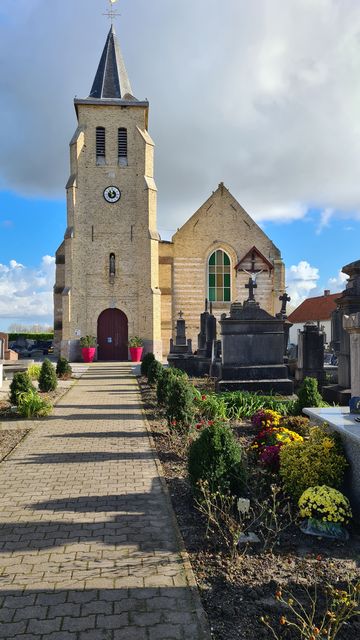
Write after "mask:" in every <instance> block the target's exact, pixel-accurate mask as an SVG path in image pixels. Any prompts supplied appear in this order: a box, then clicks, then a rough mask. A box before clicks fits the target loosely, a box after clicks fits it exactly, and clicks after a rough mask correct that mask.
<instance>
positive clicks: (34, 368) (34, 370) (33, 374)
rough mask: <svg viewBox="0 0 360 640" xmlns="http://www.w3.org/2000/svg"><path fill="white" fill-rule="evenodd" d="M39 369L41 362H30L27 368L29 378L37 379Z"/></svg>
mask: <svg viewBox="0 0 360 640" xmlns="http://www.w3.org/2000/svg"><path fill="white" fill-rule="evenodd" d="M40 371H41V364H35V363H34V364H30V365H29V366H28V370H27V372H28V374H29V376H30V379H31V380H39V376H40Z"/></svg>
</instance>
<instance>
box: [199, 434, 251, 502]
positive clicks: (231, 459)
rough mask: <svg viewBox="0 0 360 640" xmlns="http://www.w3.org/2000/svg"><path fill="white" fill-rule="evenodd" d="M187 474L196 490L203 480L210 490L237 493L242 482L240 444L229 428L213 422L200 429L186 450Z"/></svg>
mask: <svg viewBox="0 0 360 640" xmlns="http://www.w3.org/2000/svg"><path fill="white" fill-rule="evenodd" d="M188 470H189V477H190V481H191V484H192V486H193V488H194V489H195V490H196V489H197V485H198V482H199V481H200V480H201V481H207V482H208V484H209V490H210V492H211V493H215V492H216V491H220V492H221V493H224V492H228V491H229V492H230V493H231V495H236V496H240V495H241V492H242V490H243V488H244V484H245V478H246V473H245V465H244V462H243V453H242V448H241V446H240V444H239V443H238V442H237V441H236V438H235V436H234V434H233V432H232V431H231V429H230V427H228V426H227V425H224V424H221V423H215V424H212V425H210V426H209V427H207V428H206V429H204V430H203V431H202V432H201V434H200V436H199V438H197V440H195V441H194V442H193V443H192V444H191V446H190V450H189V459H188Z"/></svg>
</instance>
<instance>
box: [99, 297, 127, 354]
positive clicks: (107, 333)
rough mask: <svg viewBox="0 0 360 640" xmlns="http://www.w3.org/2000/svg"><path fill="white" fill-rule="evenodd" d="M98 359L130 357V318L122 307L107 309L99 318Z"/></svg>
mask: <svg viewBox="0 0 360 640" xmlns="http://www.w3.org/2000/svg"><path fill="white" fill-rule="evenodd" d="M97 341H98V360H127V359H128V346H127V343H128V319H127V317H126V315H125V313H123V312H122V311H120V309H105V311H103V312H102V313H101V314H100V315H99V319H98V334H97Z"/></svg>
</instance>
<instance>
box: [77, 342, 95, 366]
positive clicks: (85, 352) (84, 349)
mask: <svg viewBox="0 0 360 640" xmlns="http://www.w3.org/2000/svg"><path fill="white" fill-rule="evenodd" d="M80 347H81V355H82V357H83V360H84V362H92V361H93V360H94V356H95V351H96V338H95V336H83V337H82V338H80Z"/></svg>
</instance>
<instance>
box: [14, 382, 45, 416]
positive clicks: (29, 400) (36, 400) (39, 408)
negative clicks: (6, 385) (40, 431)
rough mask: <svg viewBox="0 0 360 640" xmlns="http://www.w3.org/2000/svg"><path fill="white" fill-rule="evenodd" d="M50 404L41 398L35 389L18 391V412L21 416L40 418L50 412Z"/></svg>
mask: <svg viewBox="0 0 360 640" xmlns="http://www.w3.org/2000/svg"><path fill="white" fill-rule="evenodd" d="M51 410H52V405H51V404H50V403H49V402H46V401H45V400H44V399H43V398H41V397H40V396H39V394H38V392H37V391H36V390H35V389H29V391H24V392H22V393H19V397H18V413H19V414H20V415H21V416H22V417H23V418H41V417H44V416H48V415H49V413H51Z"/></svg>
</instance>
